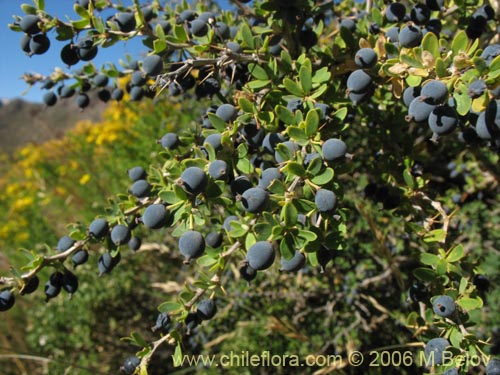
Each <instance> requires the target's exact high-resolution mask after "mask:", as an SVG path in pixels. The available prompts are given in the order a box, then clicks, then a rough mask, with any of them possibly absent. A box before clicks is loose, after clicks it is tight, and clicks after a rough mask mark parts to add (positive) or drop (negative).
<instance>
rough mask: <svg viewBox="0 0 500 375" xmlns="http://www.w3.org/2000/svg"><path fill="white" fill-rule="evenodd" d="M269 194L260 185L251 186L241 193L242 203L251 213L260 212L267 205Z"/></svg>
mask: <svg viewBox="0 0 500 375" xmlns="http://www.w3.org/2000/svg"><path fill="white" fill-rule="evenodd" d="M268 198H269V194H268V192H267V191H265V190H264V189H262V188H260V187H254V188H250V189H248V190H245V192H244V193H243V194H242V195H241V203H242V204H243V208H244V209H245V211H248V212H251V213H259V212H262V211H263V210H264V208H265V207H266V204H267V201H268Z"/></svg>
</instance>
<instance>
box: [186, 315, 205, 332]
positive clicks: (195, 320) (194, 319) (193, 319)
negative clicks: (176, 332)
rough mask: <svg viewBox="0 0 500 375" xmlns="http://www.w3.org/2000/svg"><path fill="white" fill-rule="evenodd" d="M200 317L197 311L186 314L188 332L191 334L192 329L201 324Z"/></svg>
mask: <svg viewBox="0 0 500 375" xmlns="http://www.w3.org/2000/svg"><path fill="white" fill-rule="evenodd" d="M200 323H201V321H200V318H199V317H198V314H196V313H195V312H190V313H189V314H188V315H187V316H186V320H185V321H184V324H186V334H187V335H191V333H192V331H193V330H194V329H195V328H196V327H197V326H198V324H200Z"/></svg>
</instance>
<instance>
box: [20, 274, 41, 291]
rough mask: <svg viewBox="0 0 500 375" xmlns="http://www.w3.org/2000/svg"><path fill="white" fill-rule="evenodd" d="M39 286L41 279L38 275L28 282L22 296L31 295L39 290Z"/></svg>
mask: <svg viewBox="0 0 500 375" xmlns="http://www.w3.org/2000/svg"><path fill="white" fill-rule="evenodd" d="M38 285H40V279H39V278H38V276H37V275H35V276H33V277H31V278H30V279H29V280H27V281H26V283H25V284H24V288H23V290H21V291H20V294H23V295H24V294H31V293H33V292H34V291H36V290H37V289H38Z"/></svg>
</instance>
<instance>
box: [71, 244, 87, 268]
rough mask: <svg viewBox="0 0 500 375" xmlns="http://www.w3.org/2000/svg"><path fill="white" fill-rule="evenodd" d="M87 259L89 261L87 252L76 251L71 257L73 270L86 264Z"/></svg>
mask: <svg viewBox="0 0 500 375" xmlns="http://www.w3.org/2000/svg"><path fill="white" fill-rule="evenodd" d="M88 259H89V252H88V251H87V250H85V249H80V250H77V251H76V252H75V253H74V254H73V256H72V257H71V261H72V262H73V267H74V268H76V267H77V266H79V265H81V264H84V263H86V262H87V261H88Z"/></svg>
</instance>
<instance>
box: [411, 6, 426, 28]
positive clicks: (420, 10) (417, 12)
mask: <svg viewBox="0 0 500 375" xmlns="http://www.w3.org/2000/svg"><path fill="white" fill-rule="evenodd" d="M430 16H431V10H430V9H429V7H428V6H427V5H425V4H417V5H415V6H414V7H413V8H412V9H411V11H410V19H411V20H412V21H413V22H414V23H415V24H417V25H425V24H427V21H429V18H430Z"/></svg>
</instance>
